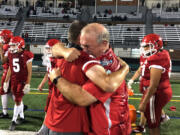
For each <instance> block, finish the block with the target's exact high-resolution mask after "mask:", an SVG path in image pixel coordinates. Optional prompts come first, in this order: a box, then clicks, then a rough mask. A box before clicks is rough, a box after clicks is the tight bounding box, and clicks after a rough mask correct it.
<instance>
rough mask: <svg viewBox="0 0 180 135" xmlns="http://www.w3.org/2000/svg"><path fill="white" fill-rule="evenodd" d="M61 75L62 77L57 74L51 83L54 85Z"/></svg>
mask: <svg viewBox="0 0 180 135" xmlns="http://www.w3.org/2000/svg"><path fill="white" fill-rule="evenodd" d="M61 77H62V76H60V75H59V76H57V77H56V78H54V80H53V84H54V85H56V84H57V82H58V79H59V78H61Z"/></svg>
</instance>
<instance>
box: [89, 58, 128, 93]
mask: <svg viewBox="0 0 180 135" xmlns="http://www.w3.org/2000/svg"><path fill="white" fill-rule="evenodd" d="M118 59H119V61H120V63H121V66H122V68H121V69H119V70H118V71H116V72H112V73H111V74H107V73H106V71H105V69H104V68H103V67H102V66H101V65H95V66H93V67H91V68H90V69H89V70H88V71H87V72H86V76H87V77H88V78H89V79H90V80H91V81H93V82H94V83H95V84H96V85H97V86H99V87H100V88H101V89H102V90H103V91H105V92H114V91H115V90H116V89H117V88H118V87H119V86H120V85H121V84H122V82H123V80H124V79H125V77H126V75H127V74H128V72H129V66H128V65H127V64H126V62H125V61H123V60H122V59H120V58H118Z"/></svg>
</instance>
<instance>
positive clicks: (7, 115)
mask: <svg viewBox="0 0 180 135" xmlns="http://www.w3.org/2000/svg"><path fill="white" fill-rule="evenodd" d="M0 118H9V114H8V113H7V114H4V113H0Z"/></svg>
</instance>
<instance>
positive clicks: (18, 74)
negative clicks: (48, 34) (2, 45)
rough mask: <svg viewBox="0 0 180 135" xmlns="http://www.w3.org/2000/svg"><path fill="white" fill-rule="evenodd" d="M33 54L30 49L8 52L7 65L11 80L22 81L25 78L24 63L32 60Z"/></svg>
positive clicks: (25, 69) (25, 66)
mask: <svg viewBox="0 0 180 135" xmlns="http://www.w3.org/2000/svg"><path fill="white" fill-rule="evenodd" d="M33 57H34V54H33V53H32V52H30V51H22V52H20V53H10V52H9V53H8V59H9V66H10V69H11V81H12V82H14V84H15V82H22V81H24V82H25V81H26V80H27V75H28V71H27V65H26V63H27V62H29V61H32V60H33Z"/></svg>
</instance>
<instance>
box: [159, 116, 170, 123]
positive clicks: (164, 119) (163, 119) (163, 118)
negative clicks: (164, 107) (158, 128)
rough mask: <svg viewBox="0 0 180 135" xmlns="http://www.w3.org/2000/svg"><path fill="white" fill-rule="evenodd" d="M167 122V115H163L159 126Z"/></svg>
mask: <svg viewBox="0 0 180 135" xmlns="http://www.w3.org/2000/svg"><path fill="white" fill-rule="evenodd" d="M169 120H170V118H169V116H168V115H167V114H165V117H162V116H161V124H164V123H165V122H167V121H169Z"/></svg>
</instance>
